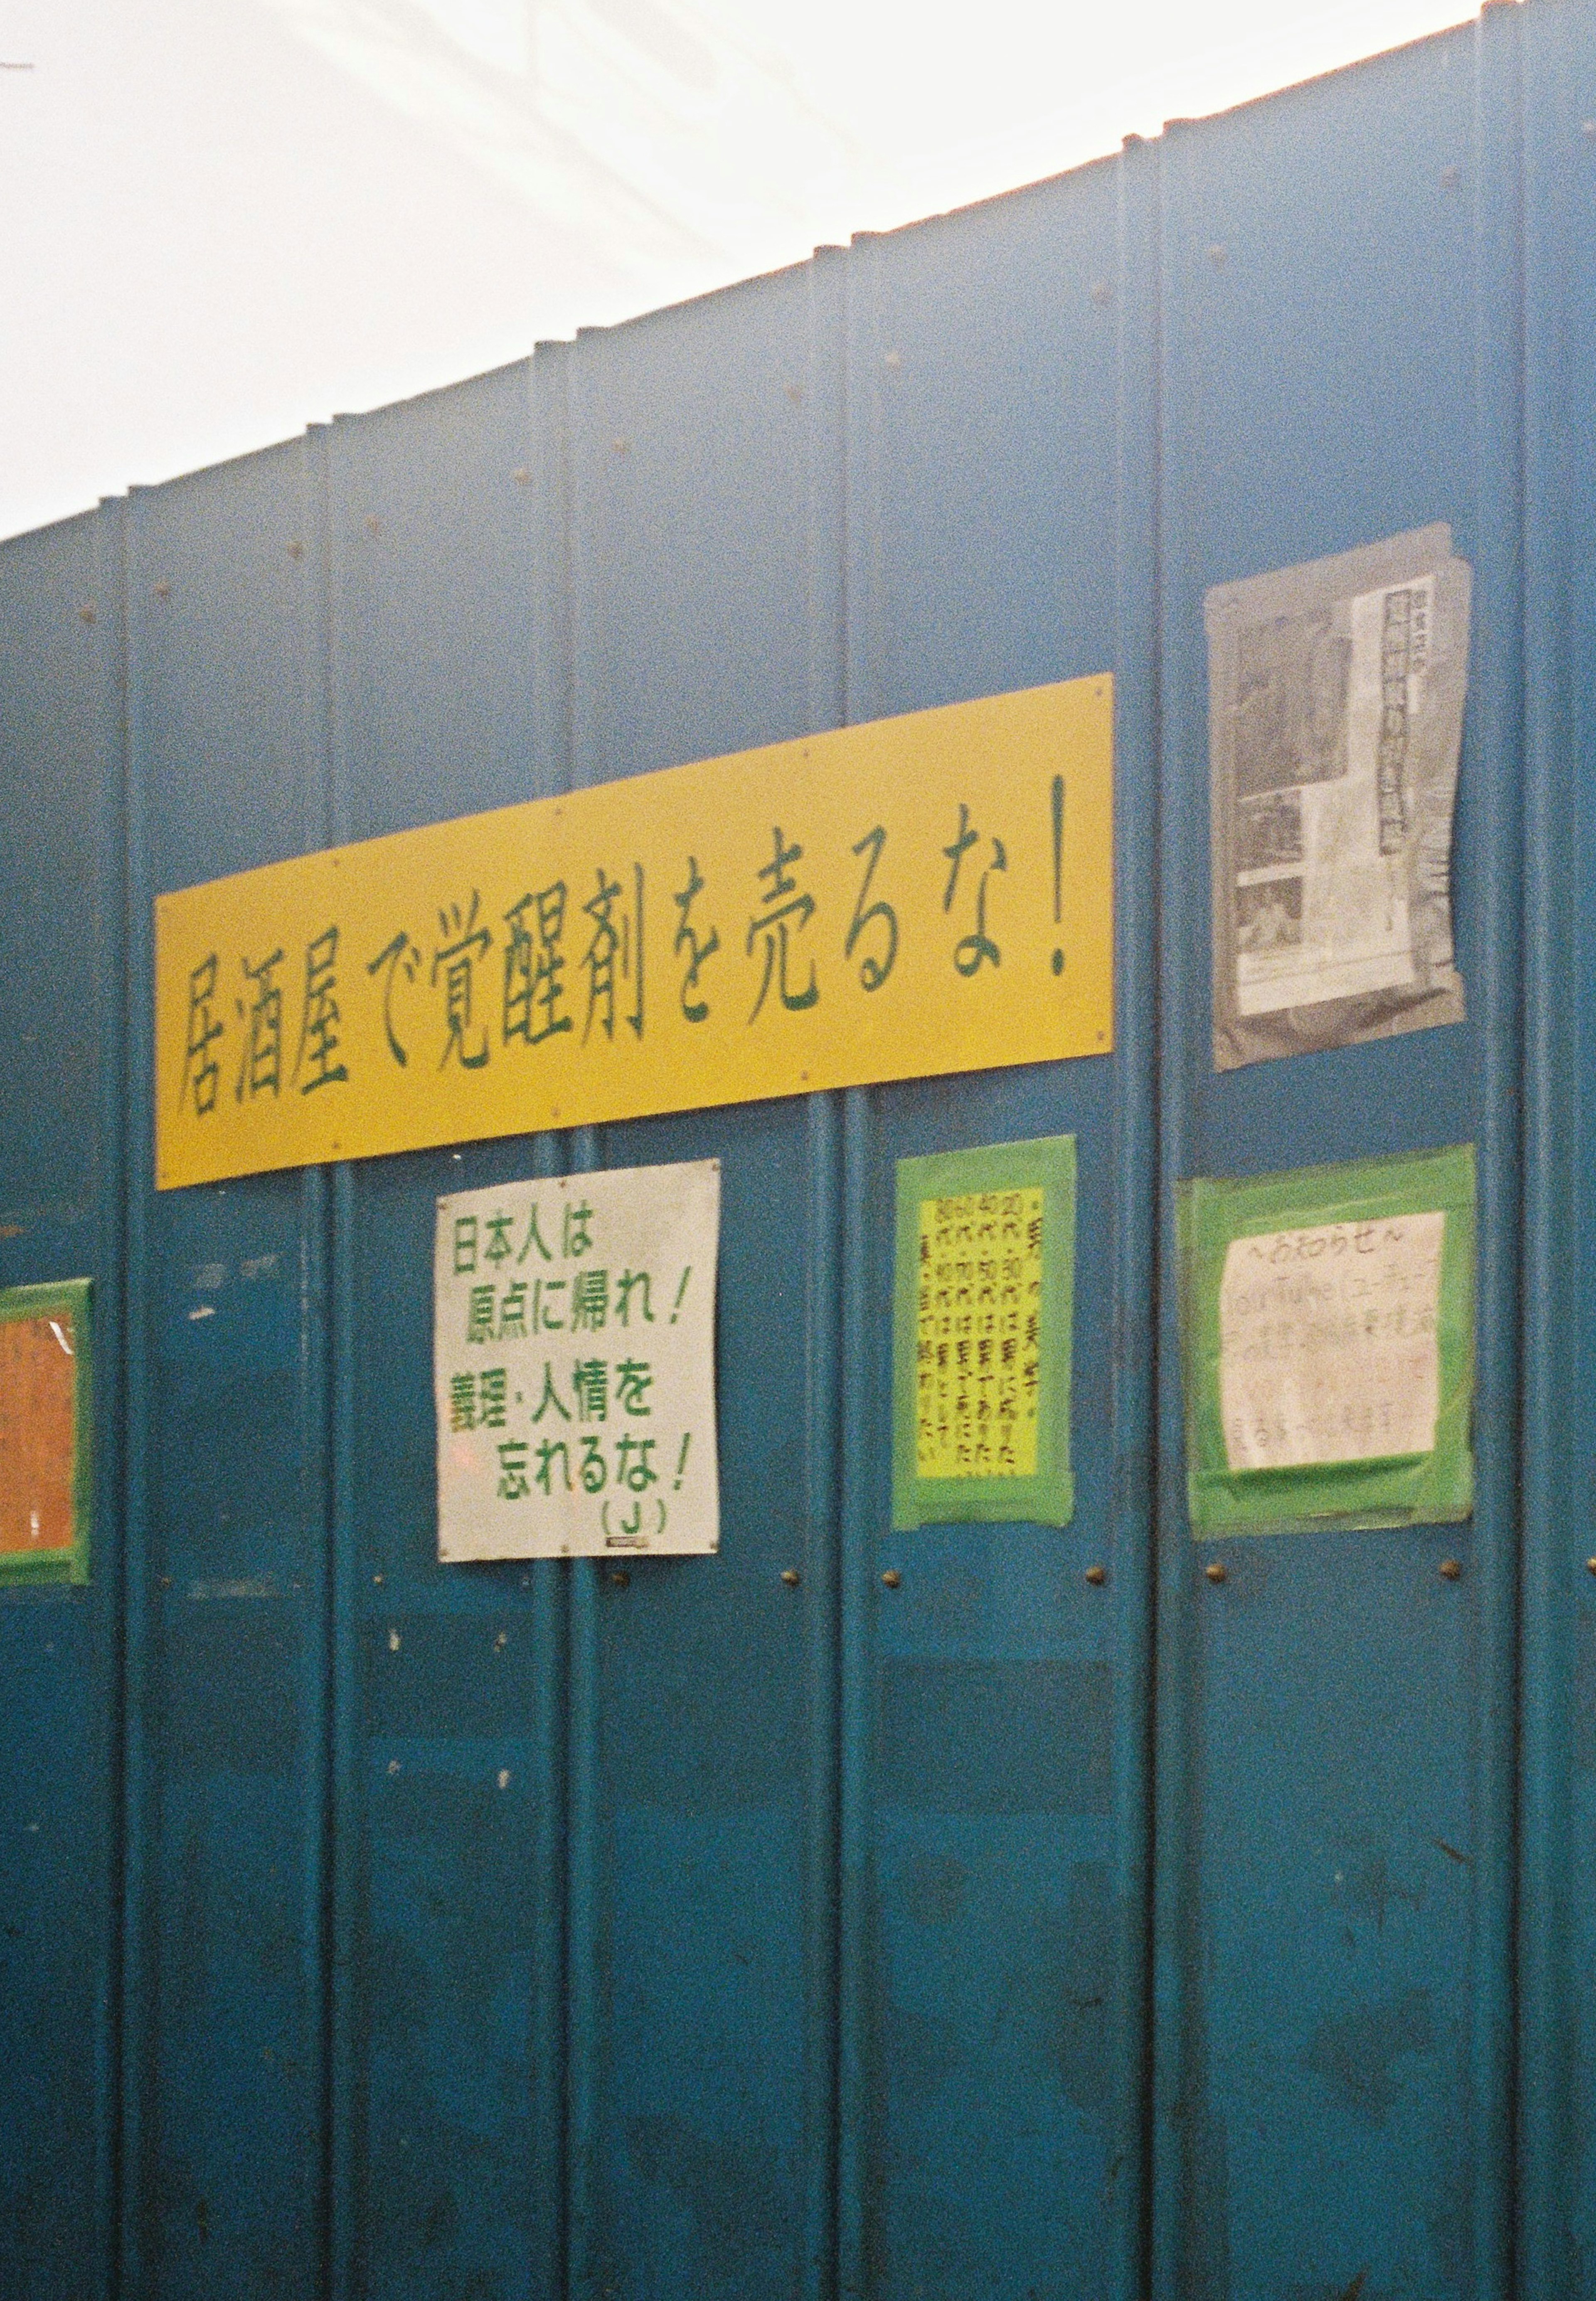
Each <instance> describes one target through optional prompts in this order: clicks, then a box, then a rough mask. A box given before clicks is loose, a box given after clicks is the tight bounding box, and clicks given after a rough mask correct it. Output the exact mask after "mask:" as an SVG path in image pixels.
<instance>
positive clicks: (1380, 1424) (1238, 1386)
mask: <svg viewBox="0 0 1596 2301" xmlns="http://www.w3.org/2000/svg"><path fill="white" fill-rule="evenodd" d="M1445 1229H1446V1217H1445V1216H1444V1215H1443V1214H1441V1213H1430V1214H1418V1215H1397V1216H1392V1217H1390V1218H1388V1219H1387V1220H1386V1221H1383V1222H1364V1223H1358V1222H1340V1223H1317V1224H1315V1225H1313V1226H1311V1227H1309V1228H1308V1229H1306V1230H1272V1231H1264V1232H1261V1233H1260V1234H1258V1236H1257V1237H1256V1238H1237V1239H1233V1240H1232V1241H1231V1243H1230V1245H1229V1246H1228V1247H1227V1248H1226V1250H1225V1256H1224V1278H1223V1280H1222V1282H1221V1284H1220V1289H1219V1385H1220V1394H1221V1404H1222V1410H1223V1413H1224V1442H1225V1452H1226V1455H1227V1457H1228V1459H1229V1462H1230V1467H1231V1468H1232V1469H1233V1470H1283V1469H1294V1468H1299V1467H1300V1466H1301V1465H1302V1464H1304V1463H1310V1462H1362V1461H1371V1460H1375V1459H1376V1458H1378V1457H1380V1456H1383V1455H1396V1454H1427V1453H1429V1452H1430V1451H1431V1449H1432V1448H1433V1446H1434V1443H1435V1418H1436V1412H1437V1410H1438V1407H1439V1404H1440V1396H1441V1353H1440V1346H1439V1343H1438V1340H1437V1335H1436V1311H1437V1308H1438V1305H1439V1302H1440V1296H1441V1242H1442V1238H1443V1236H1444V1234H1445Z"/></svg>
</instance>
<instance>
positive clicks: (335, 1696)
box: [305, 424, 361, 2301]
mask: <svg viewBox="0 0 1596 2301" xmlns="http://www.w3.org/2000/svg"><path fill="white" fill-rule="evenodd" d="M331 443H332V427H331V426H330V424H317V425H315V426H314V427H313V430H312V431H310V432H309V434H308V435H307V439H306V457H305V494H306V505H305V531H306V534H307V537H308V538H309V540H310V542H309V548H310V550H311V553H312V555H313V566H314V570H315V573H314V578H313V582H312V583H311V584H309V585H308V586H307V587H306V589H307V593H308V595H309V596H308V597H307V599H306V603H305V604H306V616H307V623H308V625H309V628H307V631H306V645H307V648H308V649H309V650H310V651H311V653H310V658H309V659H310V660H311V662H312V663H313V665H314V666H315V674H316V677H317V679H318V681H319V687H318V688H317V690H314V704H313V724H316V725H317V726H318V727H319V729H320V730H321V732H322V742H323V746H324V750H325V775H324V784H325V797H324V807H325V810H326V816H327V824H328V835H329V837H330V840H331V841H333V842H334V844H341V843H343V842H345V841H347V840H348V839H350V838H351V837H352V835H353V816H354V795H353V793H352V791H350V788H349V774H348V769H347V761H346V759H345V757H344V754H343V750H342V749H341V747H340V744H339V741H338V727H337V724H336V717H335V708H334V697H335V695H336V692H337V689H336V682H335V681H334V678H333V649H334V645H335V633H334V606H333V599H334V593H333V582H332V479H331ZM323 1220H324V1224H325V1226H326V1233H327V1236H328V1255H329V1265H330V1269H329V1283H328V1288H327V1304H328V1311H327V1318H328V1336H327V1347H328V1351H329V1355H330V1375H329V1382H328V1450H329V1461H328V1477H329V1525H330V1541H329V1544H328V1559H327V1585H328V1587H327V1625H326V1629H327V1669H328V1678H329V1686H328V1702H327V1712H326V1748H327V1837H328V1845H327V1865H326V1876H325V1891H326V1916H325V1942H326V1982H325V2011H324V2021H325V2024H326V2038H327V2045H326V2056H327V2058H326V2069H325V2101H326V2117H327V2160H326V2182H327V2194H326V2206H325V2229H324V2235H323V2278H324V2286H325V2291H326V2293H327V2295H328V2296H329V2301H352V2297H353V2296H354V2295H355V2293H356V2292H357V2291H358V2290H359V2270H358V2263H359V2253H360V2243H359V2236H358V2232H357V2228H356V2219H357V2213H358V2205H357V2199H358V2196H359V2173H358V2167H357V2164H356V2152H357V2149H358V2147H359V2137H360V2132H361V2121H360V2110H359V2102H360V2080H359V2071H358V2062H359V2039H358V2035H357V2016H356V2008H355V1986H354V1985H355V1965H356V1937H357V1933H358V1929H359V1925H360V1879H359V1870H358V1862H359V1857H360V1847H361V1831H360V1720H359V1688H360V1591H359V1566H360V1545H359V1537H358V1533H357V1529H356V1525H355V1428H356V1413H355V1380H354V1368H355V1335H356V1326H357V1310H356V1303H355V1168H354V1167H353V1166H351V1165H350V1163H349V1162H348V1160H347V1159H340V1160H338V1163H337V1165H336V1166H334V1167H333V1168H332V1171H331V1176H330V1192H329V1195H328V1199H327V1201H325V1212H324V1216H323Z"/></svg>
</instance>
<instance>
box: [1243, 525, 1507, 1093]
mask: <svg viewBox="0 0 1596 2301" xmlns="http://www.w3.org/2000/svg"><path fill="white" fill-rule="evenodd" d="M1471 589H1472V583H1471V576H1470V571H1469V569H1468V566H1467V565H1466V562H1465V561H1463V560H1461V559H1458V558H1457V557H1456V556H1454V555H1453V552H1452V539H1451V531H1450V528H1448V527H1446V526H1445V525H1444V524H1441V523H1437V524H1435V525H1434V526H1432V527H1427V528H1419V529H1416V530H1414V531H1411V532H1409V533H1408V534H1405V535H1397V536H1391V537H1388V538H1387V539H1386V540H1384V541H1383V542H1381V543H1376V544H1370V545H1367V546H1366V547H1364V548H1362V549H1360V550H1357V551H1349V552H1341V553H1340V554H1338V555H1337V556H1334V557H1333V558H1328V559H1316V560H1311V561H1309V562H1308V563H1307V564H1306V565H1301V566H1298V567H1284V568H1279V569H1276V570H1275V571H1274V572H1273V573H1269V574H1266V575H1252V576H1248V577H1246V578H1244V579H1243V580H1242V581H1241V582H1233V583H1221V584H1216V586H1215V587H1214V589H1213V590H1210V591H1209V592H1208V594H1207V600H1206V603H1205V611H1206V618H1207V632H1208V710H1209V754H1210V756H1209V787H1210V788H1209V799H1210V824H1211V835H1212V862H1213V904H1214V908H1213V929H1214V1059H1215V1062H1216V1066H1217V1067H1218V1068H1219V1069H1221V1070H1230V1069H1233V1068H1234V1067H1237V1066H1238V1065H1239V1064H1242V1063H1249V1062H1258V1061H1261V1060H1264V1059H1266V1058H1269V1057H1272V1056H1276V1055H1287V1054H1302V1053H1306V1052H1307V1051H1308V1050H1309V1049H1311V1048H1316V1047H1335V1046H1350V1045H1354V1044H1356V1043H1358V1042H1359V1041H1362V1040H1366V1039H1370V1038H1384V1037H1388V1036H1390V1035H1391V1033H1393V1032H1399V1031H1406V1030H1417V1029H1421V1028H1425V1027H1427V1026H1428V1025H1432V1024H1435V1023H1449V1022H1458V1021H1459V1020H1460V1019H1461V1017H1462V1014H1463V985H1462V982H1461V979H1460V977H1459V976H1458V971H1457V966H1456V963H1455V957H1454V952H1453V948H1452V912H1451V850H1452V808H1453V800H1454V798H1455V795H1456V791H1457V785H1458V760H1459V757H1460V751H1461V744H1462V739H1463V710H1464V703H1465V699H1466V694H1467V690H1468V640H1469V625H1468V618H1469V601H1470V595H1471Z"/></svg>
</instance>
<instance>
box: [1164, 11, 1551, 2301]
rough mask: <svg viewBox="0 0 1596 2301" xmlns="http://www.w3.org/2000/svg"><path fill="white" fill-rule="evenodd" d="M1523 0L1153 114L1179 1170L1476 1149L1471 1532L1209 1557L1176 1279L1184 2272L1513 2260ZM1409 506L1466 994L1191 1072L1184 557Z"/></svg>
mask: <svg viewBox="0 0 1596 2301" xmlns="http://www.w3.org/2000/svg"><path fill="white" fill-rule="evenodd" d="M1515 29H1516V22H1515V17H1514V12H1512V11H1511V10H1508V11H1493V12H1492V13H1491V14H1490V15H1488V16H1487V17H1486V18H1485V20H1484V21H1483V26H1482V28H1481V30H1480V33H1479V34H1478V36H1477V37H1476V35H1475V33H1473V32H1465V33H1462V34H1458V35H1455V36H1448V37H1447V38H1443V39H1441V40H1439V41H1435V42H1431V43H1427V44H1425V45H1423V46H1418V47H1416V48H1412V49H1408V50H1406V51H1403V52H1401V53H1399V54H1394V55H1392V56H1390V57H1387V58H1383V59H1381V60H1379V61H1377V62H1375V63H1370V64H1366V65H1363V66H1360V67H1359V68H1358V69H1357V70H1356V71H1352V72H1349V73H1345V74H1342V75H1340V76H1339V77H1337V78H1336V79H1331V80H1325V81H1321V82H1317V83H1314V84H1312V85H1310V86H1308V87H1306V88H1300V89H1295V90H1292V91H1290V92H1289V93H1287V94H1286V95H1283V96H1278V97H1275V98H1274V99H1272V100H1271V101H1270V102H1269V103H1267V104H1266V105H1256V106H1253V107H1250V108H1249V109H1248V110H1246V111H1244V112H1241V113H1236V114H1233V115H1232V116H1230V117H1228V118H1226V119H1224V120H1220V121H1212V122H1207V123H1205V124H1202V125H1201V126H1198V127H1192V128H1189V129H1188V128H1182V129H1179V130H1175V131H1174V132H1172V133H1171V134H1170V135H1168V136H1167V137H1166V140H1165V151H1164V161H1163V166H1164V182H1165V190H1166V197H1165V203H1164V233H1165V248H1164V262H1165V273H1164V326H1165V364H1164V415H1165V428H1164V437H1165V464H1164V484H1165V490H1166V492H1165V510H1164V517H1165V538H1166V552H1165V558H1164V665H1165V677H1164V699H1165V740H1164V748H1165V787H1164V798H1163V817H1164V840H1163V846H1164V856H1165V871H1164V904H1165V914H1166V937H1165V946H1164V962H1163V963H1164V970H1165V975H1164V980H1165V1018H1166V1027H1165V1033H1164V1042H1163V1061H1164V1082H1163V1092H1162V1104H1161V1122H1162V1132H1163V1142H1164V1159H1165V1171H1166V1205H1167V1200H1168V1188H1167V1186H1168V1183H1169V1182H1170V1181H1172V1180H1173V1179H1174V1177H1176V1176H1188V1175H1194V1174H1247V1173H1258V1172H1266V1171H1270V1170H1273V1169H1277V1168H1285V1167H1296V1166H1300V1165H1305V1164H1309V1163H1314V1162H1317V1161H1321V1160H1326V1159H1344V1158H1349V1157H1352V1156H1355V1155H1359V1154H1363V1153H1367V1152H1372V1151H1400V1150H1404V1149H1408V1148H1417V1147H1420V1146H1427V1145H1436V1144H1442V1143H1450V1142H1477V1143H1478V1144H1479V1146H1480V1158H1481V1175H1482V1183H1481V1234H1482V1246H1481V1254H1480V1371H1479V1385H1478V1396H1477V1409H1476V1417H1475V1443H1476V1448H1477V1453H1478V1462H1479V1484H1478V1506H1477V1510H1476V1513H1475V1520H1474V1523H1473V1525H1472V1527H1467V1528H1449V1529H1445V1530H1433V1529H1426V1528H1416V1529H1412V1530H1409V1531H1404V1532H1400V1533H1390V1534H1380V1535H1292V1536H1280V1537H1274V1536H1272V1537H1264V1538H1253V1539H1250V1540H1248V1541H1244V1542H1237V1543H1233V1544H1227V1545H1225V1548H1224V1562H1225V1564H1226V1565H1227V1567H1228V1569H1229V1579H1228V1581H1227V1582H1225V1583H1224V1585H1222V1586H1215V1585H1212V1584H1210V1583H1208V1582H1207V1581H1206V1580H1205V1579H1204V1578H1203V1577H1202V1575H1201V1573H1200V1571H1199V1567H1200V1563H1201V1560H1200V1559H1199V1555H1198V1553H1197V1552H1196V1551H1195V1550H1194V1548H1193V1545H1192V1544H1191V1541H1190V1540H1189V1538H1188V1535H1187V1532H1186V1527H1185V1517H1184V1507H1183V1472H1182V1462H1181V1443H1180V1427H1181V1415H1180V1406H1179V1350H1178V1336H1177V1333H1176V1326H1175V1321H1174V1308H1173V1292H1174V1290H1173V1287H1171V1286H1166V1300H1167V1301H1169V1302H1170V1309H1169V1311H1168V1313H1167V1315H1166V1323H1165V1342H1166V1350H1165V1374H1164V1383H1165V1393H1164V1394H1165V1456H1164V1460H1165V1483H1164V1494H1163V1530H1162V1537H1161V1558H1160V1569H1159V1581H1160V1639H1161V1653H1160V1663H1159V1691H1158V1766H1159V1798H1158V1820H1157V1828H1158V1843H1159V1848H1160V1879H1159V1888H1158V1912H1157V1928H1158V1944H1157V1970H1156V1971H1157V1982H1156V1986H1157V2024H1158V2027H1157V2048H1158V2058H1157V2103H1156V2108H1157V2125H1156V2136H1155V2139H1156V2147H1157V2196H1156V2219H1155V2258H1154V2279H1153V2290H1154V2292H1155V2293H1156V2294H1158V2295H1160V2296H1168V2297H1172V2301H1173V2297H1174V2296H1175V2295H1179V2296H1181V2297H1182V2301H1198V2297H1199V2296H1202V2297H1206V2296H1209V2295H1213V2296H1219V2295H1224V2296H1226V2297H1233V2301H1264V2297H1266V2296H1268V2297H1271V2301H1273V2297H1276V2296H1278V2295H1280V2294H1282V2293H1283V2292H1288V2291H1293V2290H1296V2291H1302V2292H1317V2291H1324V2292H1338V2293H1339V2292H1342V2291H1346V2290H1357V2291H1363V2290H1367V2291H1368V2292H1369V2293H1371V2294H1373V2293H1377V2292H1386V2291H1393V2290H1394V2291H1404V2292H1414V2293H1424V2294H1443V2293H1444V2294H1463V2293H1467V2294H1471V2295H1476V2296H1481V2297H1483V2296H1486V2295H1492V2296H1496V2295H1500V2294H1502V2293H1504V2292H1505V2290H1506V2289H1507V2281H1506V2280H1507V2274H1508V2272H1507V2250H1506V2248H1507V2234H1508V2231H1507V2219H1506V2205H1507V2196H1508V2190H1507V2183H1508V2162H1509V2153H1508V2084H1507V2063H1506V2052H1505V2048H1506V2042H1507V2034H1508V2033H1507V2027H1506V2024H1507V2018H1508V2007H1509V1986H1510V1971H1509V1964H1508V1937H1507V1930H1506V1929H1507V1921H1508V1912H1509V1908H1510V1885H1511V1864H1512V1845H1511V1839H1510V1819H1511V1814H1510V1803H1511V1801H1510V1791H1511V1775H1510V1766H1511V1749H1512V1742H1511V1728H1510V1703H1511V1690H1512V1660H1513V1649H1512V1627H1513V1624H1512V1608H1513V1598H1514V1588H1515V1573H1514V1540H1515V1524H1514V1491H1513V1476H1514V1447H1515V1439H1516V1430H1515V1417H1516V1398H1515V1386H1516V1334H1517V1291H1516V1275H1515V1265H1516V1226H1515V1219H1514V1209H1515V1205H1516V1198H1517V1146H1516V1142H1515V1126H1516V1112H1517V1092H1516V1090H1517V1058H1518V1040H1517V1017H1516V1001H1517V982H1516V968H1517V908H1516V905H1517V800H1518V792H1517V776H1518V767H1517V709H1518V701H1519V698H1518V671H1517V645H1518V632H1519V614H1520V601H1519V598H1518V590H1517V533H1518V529H1517V518H1518V505H1517V482H1516V473H1517V421H1516V411H1517V347H1516V335H1515V327H1514V320H1515V314H1516V310H1517V305H1516V300H1515V299H1516V296H1517V277H1516V272H1515V248H1516V235H1517V144H1516V133H1517V111H1516V105H1515V98H1514V83H1513V78H1512V40H1513V35H1514V32H1515ZM1421 251H1422V253H1421ZM1433 519H1448V520H1450V522H1451V523H1452V526H1453V530H1454V534H1455V538H1456V543H1457V548H1458V551H1459V552H1460V553H1461V554H1462V556H1464V557H1466V559H1468V560H1470V561H1471V562H1472V563H1473V565H1474V567H1475V652H1474V660H1473V665H1472V674H1471V685H1470V697H1469V707H1468V724H1467V732H1466V743H1465V757H1464V766H1463V788H1462V797H1461V804H1460V810H1459V816H1458V836H1457V849H1456V858H1455V883H1456V894H1457V911H1458V920H1457V924H1458V949H1459V957H1460V965H1461V967H1462V971H1463V973H1464V975H1465V977H1466V983H1467V990H1468V1000H1469V1019H1468V1021H1467V1022H1466V1024H1464V1025H1458V1026H1454V1027H1451V1028H1448V1029H1445V1030H1440V1031H1433V1032H1427V1033H1419V1034H1416V1035H1414V1036H1410V1037H1408V1038H1404V1039H1399V1040H1395V1041H1391V1042H1386V1043H1384V1044H1382V1045H1371V1046H1365V1047H1360V1048H1356V1049H1352V1050H1344V1051H1341V1052H1336V1053H1329V1054H1320V1055H1312V1056H1308V1057H1301V1058H1294V1059H1291V1060H1286V1061H1277V1062H1266V1063H1262V1064H1259V1065H1257V1066H1255V1067H1252V1068H1250V1069H1248V1070H1244V1071H1241V1072H1235V1073H1232V1074H1229V1075H1226V1076H1224V1077H1223V1078H1219V1077H1216V1076H1215V1075H1214V1074H1213V1071H1212V1068H1211V1061H1210V1055H1209V1045H1210V1040H1209V1021H1210V1018H1209V1003H1208V988H1207V985H1208V950H1209V941H1208V938H1209V918H1208V910H1209V905H1208V896H1207V774H1206V758H1207V702H1206V687H1207V666H1206V661H1205V656H1204V648H1203V625H1202V605H1203V593H1204V590H1205V588H1206V587H1207V585H1208V584H1210V583H1213V582H1218V581H1220V580H1224V579H1227V578H1231V577H1234V576H1238V575H1242V574H1246V573H1252V572H1254V571H1256V570H1262V569H1267V568H1273V567H1278V566H1282V565H1290V564H1291V563H1294V562H1297V561H1300V560H1305V559H1308V558H1312V557H1316V556H1319V555H1321V554H1324V553H1328V552H1333V551H1338V550H1341V549H1343V548H1347V547H1349V546H1350V545H1353V544H1358V543H1362V542H1366V541H1372V540H1375V539H1377V538H1378V537H1381V536H1383V535H1387V534H1391V533H1392V532H1395V531H1399V530H1400V529H1403V528H1408V527H1412V526H1416V525H1418V524H1420V523H1423V522H1425V521H1428V520H1433ZM1447 1552H1453V1553H1455V1554H1456V1555H1457V1556H1458V1558H1459V1559H1460V1560H1462V1562H1463V1569H1464V1570H1463V1574H1462V1578H1461V1579H1460V1580H1458V1581H1455V1582H1453V1581H1448V1580H1444V1579H1442V1578H1441V1577H1440V1576H1439V1574H1438V1571H1437V1568H1438V1565H1439V1562H1440V1560H1441V1557H1442V1555H1443V1554H1445V1553H1447Z"/></svg>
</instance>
